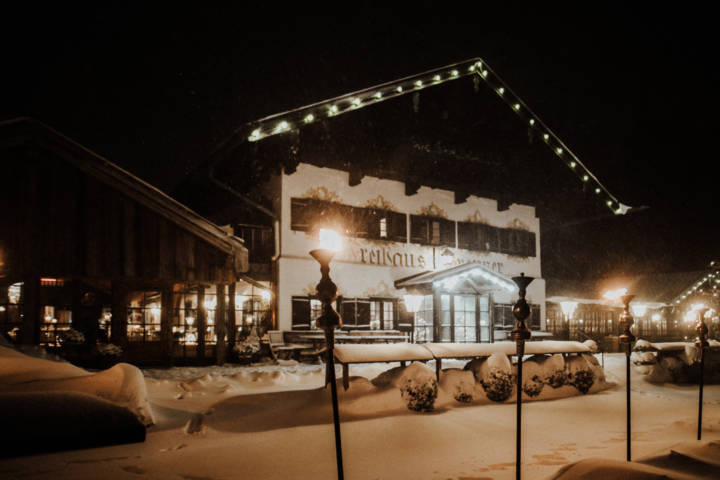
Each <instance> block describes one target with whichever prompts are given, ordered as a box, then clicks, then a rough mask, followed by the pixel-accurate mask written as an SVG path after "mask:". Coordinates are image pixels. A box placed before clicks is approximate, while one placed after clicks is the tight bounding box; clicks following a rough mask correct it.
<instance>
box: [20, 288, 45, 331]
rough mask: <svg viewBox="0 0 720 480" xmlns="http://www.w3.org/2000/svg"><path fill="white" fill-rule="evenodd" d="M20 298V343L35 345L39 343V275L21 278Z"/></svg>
mask: <svg viewBox="0 0 720 480" xmlns="http://www.w3.org/2000/svg"><path fill="white" fill-rule="evenodd" d="M22 300H23V305H22V312H23V323H22V343H23V345H37V344H38V343H40V313H41V312H40V277H35V276H33V277H27V278H24V279H23V286H22Z"/></svg>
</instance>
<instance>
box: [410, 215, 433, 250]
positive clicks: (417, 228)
mask: <svg viewBox="0 0 720 480" xmlns="http://www.w3.org/2000/svg"><path fill="white" fill-rule="evenodd" d="M410 242H412V243H419V244H421V245H427V244H428V243H429V240H428V219H427V218H426V217H422V216H420V215H410Z"/></svg>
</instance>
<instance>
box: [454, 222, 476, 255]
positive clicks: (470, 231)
mask: <svg viewBox="0 0 720 480" xmlns="http://www.w3.org/2000/svg"><path fill="white" fill-rule="evenodd" d="M457 225H458V248H465V249H467V250H478V249H477V248H476V245H477V240H476V235H475V225H476V224H474V223H470V222H458V224H457Z"/></svg>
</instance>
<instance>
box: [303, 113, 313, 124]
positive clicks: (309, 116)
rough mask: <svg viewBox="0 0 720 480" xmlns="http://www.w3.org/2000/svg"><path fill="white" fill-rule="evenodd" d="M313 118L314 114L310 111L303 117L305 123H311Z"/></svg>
mask: <svg viewBox="0 0 720 480" xmlns="http://www.w3.org/2000/svg"><path fill="white" fill-rule="evenodd" d="M313 120H315V115H313V114H312V113H309V114H307V115H306V116H305V118H304V119H303V121H304V122H305V123H311V122H312V121H313Z"/></svg>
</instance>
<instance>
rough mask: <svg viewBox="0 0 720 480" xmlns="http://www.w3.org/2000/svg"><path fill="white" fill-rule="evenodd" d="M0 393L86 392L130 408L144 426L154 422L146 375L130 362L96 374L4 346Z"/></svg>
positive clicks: (1, 353) (1, 362)
mask: <svg viewBox="0 0 720 480" xmlns="http://www.w3.org/2000/svg"><path fill="white" fill-rule="evenodd" d="M0 392H18V393H19V392H23V393H24V392H77V393H85V394H88V395H94V396H96V397H99V398H102V399H105V400H108V401H110V402H113V403H115V404H117V405H120V406H123V407H126V408H128V409H129V410H130V411H131V412H133V413H134V414H135V415H136V416H137V417H138V419H139V420H140V421H141V422H142V423H143V424H144V425H152V424H153V423H154V419H153V414H152V409H151V408H150V402H149V400H148V394H147V389H146V386H145V379H144V377H143V374H142V372H141V371H140V370H139V369H138V368H137V367H135V366H133V365H130V364H127V363H119V364H117V365H115V366H114V367H112V368H110V369H108V370H103V371H101V372H98V373H95V374H92V373H90V372H88V371H87V370H83V369H82V368H78V367H75V366H74V365H71V364H69V363H61V362H55V361H50V360H45V359H42V358H34V357H28V356H27V355H24V354H22V353H19V352H16V351H14V350H11V349H8V348H3V347H0Z"/></svg>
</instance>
